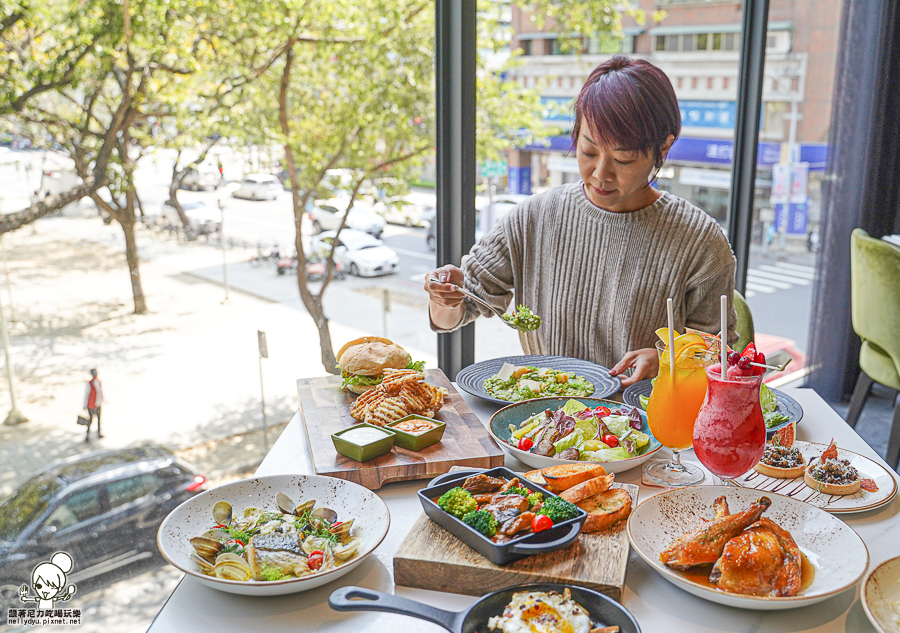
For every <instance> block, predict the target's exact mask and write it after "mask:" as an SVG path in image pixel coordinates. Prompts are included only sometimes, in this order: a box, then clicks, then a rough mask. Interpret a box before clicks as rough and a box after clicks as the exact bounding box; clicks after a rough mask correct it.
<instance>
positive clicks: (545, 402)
mask: <svg viewBox="0 0 900 633" xmlns="http://www.w3.org/2000/svg"><path fill="white" fill-rule="evenodd" d="M569 400H577V401H578V402H581V403H582V404H584V405H586V406H587V407H588V408H591V409H593V408H595V407H599V406H604V407H608V408H609V409H611V410H612V411H613V412H615V411H617V410H623V408H624V409H629V408H630V407H627V405H623V404H622V403H621V402H612V401H610V400H603V399H600V398H559V397H557V398H536V399H534V400H525V401H523V402H516V403H515V404H511V405H509V406H506V407H503V408H502V409H500V410H499V411H497V412H496V413H495V414H494V415H492V416H491V421H490V424H489V425H488V432H489V433H490V434H491V437H493V438H494V440H496V441H497V443H498V444H499V445H500V446H501V447H502V448H503V450H504V451H506V452H507V454H509V455H511V456H513V457H515V458H516V459H518V460H519V461H520V462H522V463H523V464H526V465H528V466H531V467H532V468H546V467H548V466H557V465H559V464H571V463H573V461H572V460H567V459H559V458H556V457H545V456H544V455H538V454H537V453H532V452H530V451H525V450H520V449H518V448H516V447H515V446H513V445H511V444H510V443H509V439H510V437H511V436H512V431H511V430H510V428H509V426H510V425H513V426H516V427H518V426H519V424H520V423H521V422H523V421H524V420H527V419H528V418H530V417H532V416H534V415H536V414H538V413H540V412H542V411H545V410H548V409H549V410H551V411H556V410H557V409H559V408H560V407H562V406H564V405H565V404H566V402H568V401H569ZM638 413H640V416H641V428H640V429H639V430H640V431H641V432H642V433H645V434H647V435H649V436H650V441H649V442H648V443H647V445H646V446H644V447H643V448H642V449H640V452H639V454H638V455H636V456H634V457H628V458H624V459H614V460H609V461H598V462H595V463H598V464H600V465H602V466H603V467H604V468H605V469H606V472H608V473H620V472H624V471H626V470H630V469H632V468H635V467H636V466H640V465H641V464H643V463H644V462H645V461H647V460H648V459H650V458H651V457H653V455H654V454H655V453H656V452H657V451H658V450H659V449H660V448H662V445H661V444H660V443H659V441H658V440H657V439H656V438H655V437H653V434H652V433H651V432H650V428H649V427H648V426H647V415H646V414H645V413H644V412H643V411H640V410H638Z"/></svg>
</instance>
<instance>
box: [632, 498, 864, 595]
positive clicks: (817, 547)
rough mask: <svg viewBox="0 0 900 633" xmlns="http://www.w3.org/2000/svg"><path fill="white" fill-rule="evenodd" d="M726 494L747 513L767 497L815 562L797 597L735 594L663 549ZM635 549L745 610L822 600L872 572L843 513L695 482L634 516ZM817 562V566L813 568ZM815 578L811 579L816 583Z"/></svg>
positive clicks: (664, 571) (691, 585)
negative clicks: (678, 565)
mask: <svg viewBox="0 0 900 633" xmlns="http://www.w3.org/2000/svg"><path fill="white" fill-rule="evenodd" d="M719 496H724V497H725V498H726V500H727V501H728V506H729V511H730V513H732V514H733V513H737V512H742V511H744V510H746V509H747V508H749V507H750V506H751V504H753V503H754V502H756V501H757V500H758V499H759V498H760V497H761V496H765V497H768V498H769V500H770V501H771V505H770V506H769V507H768V509H767V510H766V511H765V512H764V513H763V514H762V516H763V517H764V518H769V519H771V520H772V521H774V522H775V523H777V524H778V525H779V526H781V527H782V528H783V529H785V530H787V531H788V532H789V533H790V534H791V536H792V537H793V539H794V541H795V542H796V543H797V547H798V548H799V549H800V551H801V552H802V553H803V555H804V557H805V558H806V560H807V561H808V562H809V565H804V568H803V571H802V573H803V576H802V584H803V585H804V586H805V585H807V583H809V584H808V586H806V587H805V588H804V589H801V590H800V592H799V593H798V594H797V595H796V596H790V597H768V596H754V595H744V594H739V593H729V592H726V591H723V590H721V589H719V588H718V587H716V586H715V585H713V584H712V583H709V582H706V577H705V576H704V577H703V579H702V582H701V579H700V578H699V576H697V577H691V575H689V574H688V573H685V572H681V571H677V570H675V569H672V568H670V567H668V566H666V565H664V564H663V563H662V562H661V561H660V554H661V553H662V552H663V550H665V549H666V548H668V547H669V545H670V544H671V543H672V542H673V541H674V540H675V539H677V538H678V537H679V536H681V535H683V534H685V533H687V532H692V531H694V530H695V529H696V528H697V526H698V525H699V524H700V522H701V519H705V520H709V519H712V518H713V515H714V509H713V503H714V501H715V500H716V498H717V497H719ZM627 529H628V538H629V540H630V541H631V546H632V547H633V548H634V551H635V552H637V554H638V555H639V556H640V557H641V558H643V559H644V560H645V561H646V562H647V564H648V565H650V566H651V567H652V568H653V570H654V571H656V572H657V573H659V574H660V575H661V576H662V577H663V578H665V579H666V580H668V581H669V582H670V583H672V584H673V585H675V586H676V587H679V588H681V589H684V590H685V591H687V592H689V593H692V594H694V595H695V596H698V597H700V598H703V599H704V600H709V601H711V602H716V603H718V604H724V605H726V606H730V607H738V608H740V609H752V610H759V611H775V610H782V609H794V608H797V607H803V606H807V605H810V604H814V603H816V602H822V601H823V600H827V599H829V598H831V597H832V596H835V595H837V594H839V593H840V592H842V591H845V590H847V589H850V588H852V587H853V586H854V585H855V584H856V583H857V582H859V580H860V579H861V578H862V577H863V574H865V573H866V568H867V567H868V565H869V551H868V550H867V549H866V545H865V543H863V541H862V539H861V538H860V537H859V535H858V534H857V533H856V532H854V531H853V529H852V528H851V527H849V526H848V525H847V524H846V523H844V522H843V521H841V520H840V519H838V518H837V517H835V516H833V515H832V514H829V513H828V512H825V511H824V510H822V509H820V508H816V507H814V506H811V505H809V504H807V503H803V502H802V501H798V500H796V499H792V498H790V497H785V496H782V495H779V494H773V493H771V492H760V491H759V490H750V489H747V488H738V487H736V486H691V487H687V488H676V489H673V490H667V491H666V492H662V493H660V494H658V495H654V496H652V497H650V498H649V499H647V500H646V501H644V502H643V503H641V504H640V505H639V506H638V507H637V508H635V509H634V511H633V512H632V513H631V516H630V517H628V527H627ZM810 567H811V569H810ZM706 573H708V572H706ZM810 581H811V582H810Z"/></svg>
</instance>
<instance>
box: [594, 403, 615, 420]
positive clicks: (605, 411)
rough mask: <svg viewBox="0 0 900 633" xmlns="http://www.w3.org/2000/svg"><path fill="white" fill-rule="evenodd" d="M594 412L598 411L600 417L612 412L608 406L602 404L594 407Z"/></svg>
mask: <svg viewBox="0 0 900 633" xmlns="http://www.w3.org/2000/svg"><path fill="white" fill-rule="evenodd" d="M594 412H595V413H598V414H599V415H600V417H601V418H605V417H606V416H608V415H610V414H611V413H612V411H610V410H609V408H608V407H604V406H599V407H595V408H594Z"/></svg>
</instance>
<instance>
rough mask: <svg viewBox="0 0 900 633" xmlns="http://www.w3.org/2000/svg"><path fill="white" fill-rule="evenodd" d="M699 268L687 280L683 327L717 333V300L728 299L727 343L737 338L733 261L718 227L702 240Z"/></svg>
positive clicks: (718, 327) (718, 314)
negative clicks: (723, 297)
mask: <svg viewBox="0 0 900 633" xmlns="http://www.w3.org/2000/svg"><path fill="white" fill-rule="evenodd" d="M703 242H704V246H705V248H701V249H700V250H699V253H701V255H700V258H699V261H700V266H699V268H698V269H697V270H696V271H695V272H694V274H693V275H691V277H690V278H689V280H688V283H687V289H686V292H685V309H686V319H685V325H686V326H687V327H689V328H692V329H695V330H700V331H702V332H710V333H718V332H719V330H720V329H721V323H720V321H721V318H720V308H719V301H720V299H719V297H721V296H722V295H725V296H726V297H728V343H729V344H733V343H734V342H735V341H737V339H738V333H737V329H736V326H737V313H736V312H735V310H734V269H735V260H734V255H733V254H732V252H731V247H729V246H728V241H727V240H726V239H725V237H724V235H722V233H721V231H720V229H719V228H718V227H714V228H713V229H712V231H707V232H706V233H705V234H704V238H703Z"/></svg>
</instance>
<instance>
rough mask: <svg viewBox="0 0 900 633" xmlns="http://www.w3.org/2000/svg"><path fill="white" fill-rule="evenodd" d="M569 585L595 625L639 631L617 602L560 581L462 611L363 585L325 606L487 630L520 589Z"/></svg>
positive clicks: (466, 630) (503, 593)
mask: <svg viewBox="0 0 900 633" xmlns="http://www.w3.org/2000/svg"><path fill="white" fill-rule="evenodd" d="M566 587H568V588H569V591H571V592H572V599H573V600H574V601H575V602H577V603H578V604H580V605H581V606H582V607H584V608H585V609H587V611H588V613H589V614H590V616H591V620H592V621H593V622H594V625H595V626H618V627H619V630H620V631H621V633H640V632H641V627H639V626H638V623H637V621H636V620H635V619H634V618H633V617H632V615H631V614H630V613H629V612H628V611H627V610H626V609H625V607H623V606H622V605H620V604H619V603H618V602H616V601H615V600H613V599H612V598H608V597H606V596H604V595H603V594H601V593H597V592H596V591H593V590H591V589H585V588H584V587H576V586H573V585H559V584H534V585H521V586H518V587H507V588H506V589H501V590H499V591H495V592H493V593H489V594H488V595H486V596H484V597H482V598H481V599H480V600H479V601H478V602H476V603H475V604H473V605H472V606H471V607H469V608H468V609H466V610H465V611H460V612H453V611H444V610H443V609H437V608H435V607H431V606H428V605H426V604H422V603H421V602H415V601H414V600H407V599H406V598H398V597H397V596H392V595H391V594H387V593H381V592H380V591H374V590H372V589H365V588H363V587H342V588H341V589H338V590H337V591H335V592H334V593H332V594H331V597H330V598H328V605H329V606H330V607H331V608H332V609H334V610H335V611H387V612H388V613H400V614H402V615H408V616H410V617H413V618H419V619H420V620H427V621H428V622H433V623H434V624H437V625H440V626H442V627H444V628H445V629H447V630H448V631H451V633H490V632H489V630H488V628H487V623H488V620H489V619H491V618H492V617H494V616H495V615H501V614H502V613H503V610H504V609H505V608H506V605H507V604H509V602H510V601H511V600H512V595H513V594H514V593H517V592H519V591H547V592H549V591H556V592H557V593H562V592H563V589H565V588H566Z"/></svg>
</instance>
